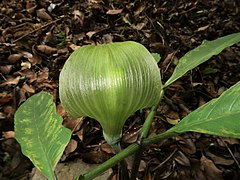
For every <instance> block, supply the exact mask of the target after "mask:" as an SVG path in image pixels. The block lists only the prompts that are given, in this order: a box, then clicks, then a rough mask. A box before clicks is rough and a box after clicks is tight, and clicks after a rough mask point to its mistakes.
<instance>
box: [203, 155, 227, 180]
mask: <svg viewBox="0 0 240 180" xmlns="http://www.w3.org/2000/svg"><path fill="white" fill-rule="evenodd" d="M201 169H202V171H203V172H204V175H205V177H206V179H207V180H213V179H217V180H223V176H222V171H221V170H220V169H218V168H217V167H216V166H215V164H214V163H213V161H211V160H210V159H208V158H207V157H206V156H202V157H201Z"/></svg>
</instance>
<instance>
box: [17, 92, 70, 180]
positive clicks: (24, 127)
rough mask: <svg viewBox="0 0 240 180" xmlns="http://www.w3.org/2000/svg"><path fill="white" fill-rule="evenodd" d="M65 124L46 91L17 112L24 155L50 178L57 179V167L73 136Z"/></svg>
mask: <svg viewBox="0 0 240 180" xmlns="http://www.w3.org/2000/svg"><path fill="white" fill-rule="evenodd" d="M62 121H63V120H62V118H61V116H59V115H58V114H57V113H56V109H55V106H54V103H53V100H52V96H51V95H50V94H48V93H46V92H40V93H38V94H35V95H33V96H32V97H30V98H29V99H27V100H26V102H24V103H23V104H22V105H21V106H20V107H19V108H18V110H17V111H16V113H15V119H14V125H15V134H16V139H17V141H18V142H19V143H20V145H21V148H22V152H23V154H24V155H26V156H27V157H28V158H29V159H30V160H31V161H32V162H33V164H34V165H35V166H36V167H37V168H38V170H39V171H40V172H41V173H42V174H43V175H45V176H46V177H47V178H48V179H54V168H55V167H56V164H57V162H58V161H59V159H60V157H61V155H62V153H63V151H64V149H65V147H66V145H67V143H68V142H69V140H70V137H71V131H70V130H69V129H67V128H65V127H63V126H62Z"/></svg>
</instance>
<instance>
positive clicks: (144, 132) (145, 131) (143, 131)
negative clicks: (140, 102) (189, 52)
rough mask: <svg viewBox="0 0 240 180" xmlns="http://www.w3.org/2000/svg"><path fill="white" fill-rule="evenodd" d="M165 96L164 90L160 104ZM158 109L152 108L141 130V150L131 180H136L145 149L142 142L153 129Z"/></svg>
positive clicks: (135, 157)
mask: <svg viewBox="0 0 240 180" xmlns="http://www.w3.org/2000/svg"><path fill="white" fill-rule="evenodd" d="M163 95H164V90H163V89H162V90H161V93H160V100H159V104H160V102H161V101H162V98H163ZM157 107H158V106H153V107H152V108H151V111H150V113H149V114H148V116H147V119H146V120H145V122H144V124H143V127H142V129H141V132H140V136H139V137H138V141H137V143H138V144H139V145H140V148H139V149H138V150H137V151H136V153H135V155H134V159H133V165H132V170H131V180H135V179H136V176H137V172H138V168H139V165H140V162H141V157H142V153H143V148H142V147H141V146H142V141H143V139H145V138H146V137H147V136H148V134H149V129H150V127H151V124H152V121H153V118H154V116H155V114H156V112H157Z"/></svg>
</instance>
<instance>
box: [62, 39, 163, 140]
mask: <svg viewBox="0 0 240 180" xmlns="http://www.w3.org/2000/svg"><path fill="white" fill-rule="evenodd" d="M161 86H162V84H161V77H160V71H159V69H158V66H157V63H156V61H155V60H154V58H153V56H152V55H151V54H150V53H149V52H148V50H147V49H146V48H145V47H144V46H142V45H141V44H139V43H136V42H132V41H126V42H116V43H110V44H102V45H98V46H93V45H87V46H82V47H80V48H79V49H77V50H76V51H75V52H73V53H72V54H71V56H70V57H69V59H68V60H67V62H66V63H65V65H64V67H63V69H62V71H61V73H60V82H59V93H60V100H61V102H62V105H63V107H64V108H65V110H66V111H67V112H68V113H69V114H70V115H72V116H73V117H80V116H88V117H91V118H94V119H96V120H97V121H98V122H99V123H100V124H101V126H102V128H103V133H104V137H105V139H106V140H107V141H108V142H113V141H118V140H119V138H120V137H121V132H122V127H123V125H124V123H125V121H126V119H127V118H128V117H129V116H130V115H132V114H133V113H134V112H135V111H137V110H139V109H143V108H146V107H151V106H153V105H156V104H157V103H158V102H159V100H160V90H161Z"/></svg>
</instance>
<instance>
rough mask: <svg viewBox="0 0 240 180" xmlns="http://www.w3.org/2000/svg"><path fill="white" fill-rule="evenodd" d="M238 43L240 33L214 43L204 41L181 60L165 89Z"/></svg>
mask: <svg viewBox="0 0 240 180" xmlns="http://www.w3.org/2000/svg"><path fill="white" fill-rule="evenodd" d="M238 42H240V33H234V34H231V35H228V36H224V37H221V38H218V39H216V40H213V41H203V43H202V44H201V45H200V46H198V47H197V48H195V49H193V50H191V51H189V52H188V53H187V54H185V55H184V56H183V57H182V58H181V59H180V60H179V63H178V65H177V66H176V68H175V70H174V72H173V74H172V76H171V77H170V78H169V79H168V81H167V82H166V83H165V85H164V87H167V86H169V85H170V84H171V83H173V82H174V81H176V80H177V79H178V78H180V77H182V76H183V75H184V74H185V73H186V72H187V71H189V70H191V69H193V68H195V67H197V66H198V65H199V64H201V63H203V62H205V61H207V60H208V59H210V58H211V57H212V56H213V55H217V54H219V53H220V52H221V51H222V50H223V49H224V48H226V47H229V46H232V45H233V44H235V43H238Z"/></svg>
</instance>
